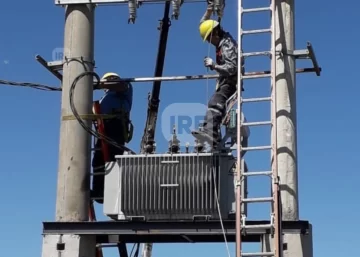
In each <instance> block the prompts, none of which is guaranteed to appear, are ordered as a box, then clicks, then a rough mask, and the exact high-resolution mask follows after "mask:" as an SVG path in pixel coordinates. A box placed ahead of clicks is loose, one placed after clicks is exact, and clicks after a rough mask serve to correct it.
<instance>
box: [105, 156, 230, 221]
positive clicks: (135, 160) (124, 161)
mask: <svg viewBox="0 0 360 257" xmlns="http://www.w3.org/2000/svg"><path fill="white" fill-rule="evenodd" d="M117 160H118V163H117V164H118V168H117V169H113V170H112V171H110V172H109V174H107V175H106V178H105V199H104V205H107V206H109V204H108V203H110V204H111V205H112V206H114V205H116V206H117V207H118V208H114V207H113V208H111V209H112V210H114V209H117V213H116V214H117V216H118V218H119V219H128V218H129V219H130V218H134V217H138V218H142V219H146V220H151V219H196V218H208V219H218V218H219V211H218V209H217V203H216V194H215V184H216V190H217V194H218V198H219V201H220V212H221V215H222V216H223V218H228V215H229V213H230V212H232V209H233V205H234V202H235V200H234V190H235V189H234V171H233V169H232V168H233V164H234V163H235V160H234V157H233V156H229V155H228V154H223V155H214V154H211V153H208V154H207V153H204V154H176V155H170V154H162V155H158V154H156V155H128V156H119V157H117ZM214 181H216V183H214ZM115 183H116V184H117V185H118V186H117V188H118V190H117V192H118V194H117V196H116V198H114V195H112V194H111V193H110V192H107V191H108V189H110V191H112V192H115V190H114V189H115V188H116V185H115ZM110 184H111V185H110ZM109 207H110V206H109ZM104 208H105V206H104ZM106 209H107V210H109V208H106ZM105 214H107V215H109V216H110V215H111V213H106V211H105ZM112 214H113V215H114V214H115V213H112Z"/></svg>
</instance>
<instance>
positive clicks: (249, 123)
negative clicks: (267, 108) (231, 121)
mask: <svg viewBox="0 0 360 257" xmlns="http://www.w3.org/2000/svg"><path fill="white" fill-rule="evenodd" d="M242 125H243V126H248V127H250V126H262V125H271V121H254V122H244V123H243V124H242Z"/></svg>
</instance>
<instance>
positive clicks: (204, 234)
mask: <svg viewBox="0 0 360 257" xmlns="http://www.w3.org/2000/svg"><path fill="white" fill-rule="evenodd" d="M269 223H270V221H268V220H262V221H247V222H246V225H259V224H260V225H266V224H269ZM223 225H224V231H223V230H222V228H221V224H220V222H219V221H196V222H195V221H180V222H178V221H151V222H149V221H148V222H146V221H142V222H139V221H97V222H43V234H44V235H56V234H62V235H65V234H74V235H96V237H97V244H109V243H111V244H114V247H115V246H117V244H118V242H122V243H146V242H153V243H186V242H191V243H200V242H201V243H214V242H219V243H220V242H223V241H224V233H225V235H226V237H227V240H228V241H229V242H235V234H236V229H235V220H225V221H223ZM310 226H311V225H310V224H309V222H308V221H306V220H301V221H283V222H282V227H283V232H284V233H286V234H292V233H296V234H299V233H301V234H304V235H306V234H307V233H308V231H309V228H310ZM270 233H271V231H270V229H263V228H254V229H248V231H247V233H246V235H243V236H242V237H243V238H242V241H243V242H260V240H261V237H262V236H263V235H265V234H270Z"/></svg>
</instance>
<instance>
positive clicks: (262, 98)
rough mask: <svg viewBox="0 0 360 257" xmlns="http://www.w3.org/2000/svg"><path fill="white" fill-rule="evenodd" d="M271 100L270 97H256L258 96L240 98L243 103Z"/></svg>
mask: <svg viewBox="0 0 360 257" xmlns="http://www.w3.org/2000/svg"><path fill="white" fill-rule="evenodd" d="M266 101H271V97H258V98H245V99H242V101H241V102H243V103H255V102H266Z"/></svg>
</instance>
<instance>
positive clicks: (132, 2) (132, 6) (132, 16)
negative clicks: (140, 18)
mask: <svg viewBox="0 0 360 257" xmlns="http://www.w3.org/2000/svg"><path fill="white" fill-rule="evenodd" d="M137 7H138V4H137V0H129V20H128V23H132V24H134V23H135V20H136V9H137Z"/></svg>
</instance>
